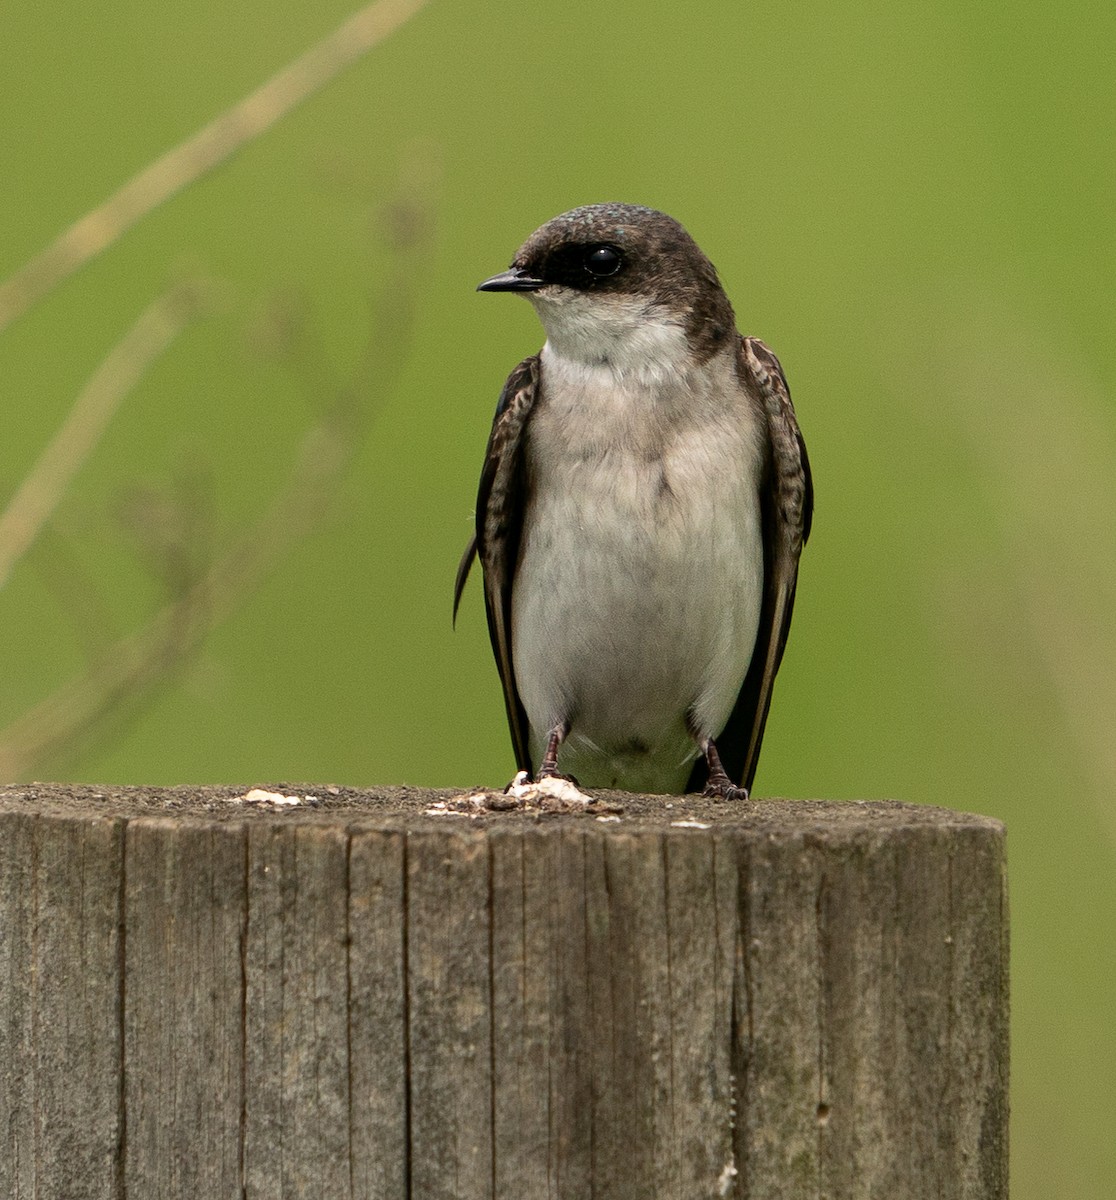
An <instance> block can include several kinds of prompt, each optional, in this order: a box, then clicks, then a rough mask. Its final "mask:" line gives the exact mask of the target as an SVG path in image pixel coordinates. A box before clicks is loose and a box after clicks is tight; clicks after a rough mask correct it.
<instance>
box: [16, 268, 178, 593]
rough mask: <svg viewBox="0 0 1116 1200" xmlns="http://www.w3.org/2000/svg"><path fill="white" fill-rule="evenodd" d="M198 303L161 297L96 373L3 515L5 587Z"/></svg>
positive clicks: (169, 295) (175, 290)
mask: <svg viewBox="0 0 1116 1200" xmlns="http://www.w3.org/2000/svg"><path fill="white" fill-rule="evenodd" d="M197 298H198V297H197V288H196V287H194V286H192V285H189V284H183V285H180V286H178V287H175V288H172V289H171V290H170V291H169V292H167V293H166V294H165V295H163V296H160V297H159V299H158V300H156V301H154V303H152V304H151V305H150V306H149V307H148V308H147V309H146V310H145V311H144V312H143V313H142V314H141V315H140V317H139V319H138V320H137V321H136V323H135V324H134V325H133V326H132V328H131V329H129V330H128V332H127V333H126V334H125V335H124V337H123V338H121V340H120V341H119V342H118V343H117V344H116V345H115V346H114V347H113V348H112V349H111V350H110V351H109V353H108V355H107V356H106V357H105V359H104V361H103V362H102V363H101V365H100V366H99V367H98V368H97V370H96V371H94V373H93V375H92V376H91V378H90V379H89V382H88V383H87V384H86V385H85V387H84V388H83V389H82V391H81V393H80V394H79V395H78V397H77V399H76V400H75V401H74V403H73V406H72V407H71V409H70V411H69V413H68V414H67V415H66V419H65V421H64V422H63V423H62V425H61V427H60V428H59V429H58V432H57V433H56V434H55V435H54V437H53V438H52V439H51V441H50V442H49V443H48V444H47V446H46V448H45V449H44V450H43V452H42V454H41V455H40V456H39V460H38V462H36V463H35V465H34V466H33V467H32V468H31V470H30V471H29V472H28V473H27V475H26V476H25V477H24V479H23V482H22V483H21V484H20V486H19V489H18V490H17V491H16V493H15V495H14V496H13V497H12V499H11V501H10V502H9V504H8V507H7V509H6V510H5V511H4V513H3V514H2V515H0V588H3V587H4V586H5V584H6V583H7V582H8V578H9V576H10V575H11V572H12V568H13V567H14V566H15V564H16V563H17V562H18V561H19V560H20V558H22V557H23V555H24V554H25V553H26V552H27V550H28V548H29V547H30V546H31V545H32V544H33V543H34V541H35V539H36V538H37V537H38V535H39V533H40V532H41V530H42V528H43V526H44V525H45V524H46V522H47V521H48V520H49V518H50V515H51V514H52V513H53V512H54V510H55V509H56V508H57V507H58V503H59V501H60V500H61V499H62V497H63V496H64V495H65V493H66V489H67V488H68V487H69V486H70V483H71V481H72V480H73V478H74V476H75V475H76V474H77V472H78V470H79V468H80V467H81V466H82V464H83V463H85V462H86V460H87V459H88V458H89V456H90V455H91V454H92V453H93V451H94V449H95V448H96V446H97V443H98V442H99V441H100V439H101V435H102V434H103V433H104V431H105V427H106V426H107V425H108V423H109V421H110V420H111V419H112V416H113V414H114V413H115V412H116V410H117V409H118V408H119V407H120V405H121V403H122V402H123V401H124V399H125V397H126V396H127V395H128V394H129V392H131V391H132V390H133V389H134V388H135V386H136V384H138V383H139V381H140V380H141V379H142V378H143V376H144V375H145V374H146V373H147V371H148V370H150V368H151V366H152V364H153V363H154V362H155V360H156V359H158V358H159V356H160V355H162V354H164V353H165V352H166V351H167V350H168V349H169V348H170V346H171V345H172V344H173V342H174V340H175V338H177V337H178V335H179V334H180V333H181V332H182V331H183V329H185V328H186V326H187V325H188V324H189V323H190V320H191V318H192V317H193V316H194V315H195V313H196V311H197V307H198V306H197Z"/></svg>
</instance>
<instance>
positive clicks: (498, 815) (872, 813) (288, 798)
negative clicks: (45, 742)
mask: <svg viewBox="0 0 1116 1200" xmlns="http://www.w3.org/2000/svg"><path fill="white" fill-rule="evenodd" d="M253 790H255V791H256V792H258V793H265V794H266V793H271V794H273V795H274V796H275V797H277V798H278V797H282V798H283V799H282V800H279V799H275V800H271V801H268V800H266V799H245V797H246V796H249V795H250V794H251V793H252V792H253ZM591 799H592V803H591V804H590V805H589V806H588V807H587V808H586V809H584V810H582V811H565V810H560V811H554V810H551V809H546V808H540V807H537V806H528V807H514V808H507V807H501V806H502V805H506V804H508V803H510V800H509V799H508V798H507V797H504V796H503V795H502V793H501V792H500V791H499V790H487V791H484V792H482V791H481V790H480V789H474V790H473V791H467V790H452V789H430V788H417V787H382V788H372V789H363V788H350V787H339V786H337V785H332V784H307V783H299V784H293V783H257V784H247V785H244V786H234V785H228V786H225V785H221V786H194V785H181V786H178V787H116V786H89V785H78V784H58V783H29V784H10V785H4V786H0V813H4V812H13V813H14V812H19V813H25V814H26V813H40V814H42V815H44V816H58V817H64V816H70V817H95V816H104V817H121V818H125V819H132V818H136V817H168V818H174V819H179V820H183V821H192V820H201V821H207V822H211V821H252V822H257V821H264V822H277V823H284V824H286V823H291V822H294V823H298V824H303V823H311V824H321V823H328V824H330V825H338V824H340V825H343V826H347V827H348V826H359V827H362V828H366V829H367V828H383V829H430V828H443V829H444V828H446V827H454V828H459V829H461V830H465V829H467V828H480V829H486V828H494V827H496V828H501V827H503V828H507V827H515V826H521V825H523V824H541V825H551V824H553V825H570V824H573V823H581V824H585V825H588V826H592V827H595V828H597V829H602V828H612V829H615V830H617V831H621V830H623V831H628V832H632V831H635V830H640V829H668V828H672V827H673V828H680V829H686V828H691V829H698V830H700V828H701V826H703V825H705V826H709V827H710V828H716V829H718V830H733V831H734V832H743V831H748V830H750V831H754V832H755V833H757V834H764V835H772V834H781V835H784V836H785V835H794V834H796V833H797V834H814V835H817V836H823V837H831V838H832V837H849V836H853V837H858V836H864V835H871V834H872V833H877V834H885V833H887V832H894V831H898V830H901V829H907V830H910V829H915V828H920V827H935V828H938V829H949V828H964V829H970V830H972V829H985V830H987V831H989V832H996V833H1002V829H1003V827H1002V825H1001V823H1000V822H999V821H996V820H995V819H993V818H991V817H983V816H978V815H975V814H973V813H966V812H957V811H954V810H952V809H947V808H938V807H933V806H930V805H921V804H904V803H900V802H897V801H892V800H868V801H840V802H837V801H826V800H781V799H780V800H756V801H746V802H743V803H726V802H724V801H721V800H708V799H705V798H704V797H702V796H697V795H693V796H644V795H635V794H633V793H629V792H608V791H599V792H593V793H592V794H591ZM680 823H681V824H680ZM689 823H693V824H689Z"/></svg>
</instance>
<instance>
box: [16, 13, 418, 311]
mask: <svg viewBox="0 0 1116 1200" xmlns="http://www.w3.org/2000/svg"><path fill="white" fill-rule="evenodd" d="M426 3H427V0H377V3H375V4H369V5H367V6H366V7H365V8H362V9H361V10H360V11H359V12H357V13H355V14H354V15H353V16H352V17H350V18H349V19H348V20H347V21H346V22H345V23H344V24H343V25H340V26H339V27H338V28H337V29H335V30H334V31H333V32H332V33H331V34H329V35H328V36H327V37H324V38H323V39H322V40H321V41H320V42H317V43H316V44H315V45H313V46H311V47H310V49H309V50H307V51H306V52H305V53H304V54H302V55H300V56H299V57H298V58H296V59H295V60H294V61H293V62H292V63H290V64H289V65H288V66H286V67H284V68H283V70H281V71H279V72H278V73H277V74H275V75H273V76H272V77H271V78H270V79H269V80H267V82H266V83H264V84H263V85H262V86H261V87H259V88H257V89H256V91H254V92H252V93H251V95H249V96H246V97H245V98H244V99H243V100H241V101H240V102H239V103H238V104H235V105H233V107H232V108H230V109H227V110H226V111H225V112H223V113H222V114H221V115H220V116H219V117H217V118H216V119H215V120H213V121H211V122H210V123H209V124H208V125H206V126H205V127H204V128H202V129H200V130H199V131H198V132H197V133H195V134H194V135H193V137H190V138H188V139H187V140H186V141H184V142H181V143H179V145H177V146H175V147H174V149H172V150H169V151H168V152H167V153H166V154H164V155H163V156H162V157H161V158H158V159H156V160H155V161H154V162H153V163H151V164H150V165H149V166H147V167H145V168H144V169H143V170H142V171H140V172H139V174H138V175H134V176H133V177H132V178H131V179H129V180H128V182H127V183H125V184H124V185H123V187H121V188H120V189H119V191H117V192H115V193H113V195H111V196H110V197H109V198H108V199H107V200H106V201H105V202H104V203H103V204H101V205H100V206H99V207H97V208H95V209H93V210H92V211H91V212H88V213H86V215H85V216H84V217H82V218H81V219H80V220H78V221H76V222H75V223H74V224H73V225H71V226H70V228H69V229H67V230H66V231H65V232H63V233H62V234H60V235H59V236H58V238H56V239H55V241H53V242H52V243H51V244H50V245H49V246H48V247H47V248H46V249H45V250H43V251H41V252H40V253H39V254H38V255H36V256H35V257H34V258H33V259H31V260H30V261H29V262H28V263H26V264H25V265H24V266H23V267H21V268H20V269H19V270H18V271H16V273H15V274H14V275H12V276H11V277H10V278H9V279H8V280H6V281H5V282H4V283H2V284H0V330H3V329H5V328H7V326H8V325H10V324H11V323H12V322H13V321H14V320H15V319H16V318H17V317H19V316H21V315H22V314H23V313H24V312H26V311H27V309H29V308H30V307H31V306H32V305H33V304H35V303H36V302H37V301H38V300H40V299H42V297H43V296H45V295H46V294H47V293H48V292H50V291H51V290H52V289H53V288H54V287H56V286H57V285H58V284H59V283H61V282H62V281H63V280H64V279H66V278H68V277H69V276H70V275H72V274H73V273H74V272H75V271H77V270H78V268H79V267H81V266H83V265H84V264H85V263H87V262H88V261H89V260H90V259H91V258H93V257H95V256H96V255H98V254H100V253H101V251H102V250H104V249H106V248H107V247H108V246H110V245H112V243H113V242H115V241H116V240H117V239H118V238H119V237H120V236H121V235H122V234H124V233H125V232H127V230H129V229H130V228H131V227H132V226H133V225H135V224H136V222H137V221H139V220H141V219H142V218H143V217H145V216H146V215H147V214H148V213H149V212H151V211H152V210H153V209H155V208H157V207H158V206H159V205H160V204H162V203H163V202H164V201H165V200H168V199H170V197H171V196H173V195H175V194H176V193H177V192H179V191H181V190H182V189H183V188H184V187H187V186H188V185H189V184H191V183H193V182H194V181H195V180H197V179H199V178H201V176H203V175H205V174H207V173H208V172H209V171H212V170H213V169H214V167H217V166H219V165H220V164H221V163H223V162H224V161H225V160H226V159H228V158H230V157H231V156H232V155H233V154H235V153H236V151H238V150H239V149H241V147H242V146H244V145H246V144H247V143H248V142H250V141H252V140H253V139H254V138H257V137H259V136H260V134H262V133H264V132H266V131H267V130H268V129H270V128H271V126H272V125H274V124H275V123H276V122H277V121H278V120H280V118H282V117H284V116H286V114H287V113H288V112H290V111H291V109H293V108H295V107H296V106H297V105H298V104H301V103H302V101H303V100H306V99H307V98H308V97H309V96H312V95H313V94H314V93H315V92H317V91H319V90H320V89H321V88H322V87H324V86H325V85H326V84H327V83H329V82H330V80H332V79H333V78H334V77H335V76H336V75H338V74H340V72H341V71H343V70H344V69H345V68H346V67H348V66H351V65H352V64H353V63H355V62H356V61H357V60H358V59H359V58H361V57H362V56H363V55H364V54H366V53H367V52H368V51H369V50H371V49H372V48H373V47H374V46H376V45H378V44H379V43H380V42H382V41H383V40H384V39H385V38H386V37H387V36H388V35H389V34H391V33H393V32H394V31H395V30H396V29H398V28H399V26H400V25H402V24H403V23H404V22H405V21H407V20H408V19H409V18H410V17H412V16H414V14H415V13H416V12H418V11H419V10H420V9H421V8H423V7H424V6H425V4H426Z"/></svg>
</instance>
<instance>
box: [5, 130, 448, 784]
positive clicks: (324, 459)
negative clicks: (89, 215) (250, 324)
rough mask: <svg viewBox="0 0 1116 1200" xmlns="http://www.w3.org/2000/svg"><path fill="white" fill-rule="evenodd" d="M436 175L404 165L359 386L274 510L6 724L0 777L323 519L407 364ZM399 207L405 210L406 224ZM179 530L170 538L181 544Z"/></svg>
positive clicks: (37, 756)
mask: <svg viewBox="0 0 1116 1200" xmlns="http://www.w3.org/2000/svg"><path fill="white" fill-rule="evenodd" d="M436 170H437V164H436V163H435V162H434V161H433V159H432V157H431V152H430V150H429V148H422V149H421V150H420V154H419V156H417V157H416V159H415V160H413V161H412V162H411V163H410V164H407V166H406V168H405V170H404V173H403V178H402V181H401V184H400V195H399V196H398V198H397V199H396V200H395V201H394V202H393V204H392V205H390V206H388V207H387V208H386V209H385V211H384V212H383V213H382V214H381V217H382V219H383V226H384V228H385V230H386V232H387V233H388V236H389V240H390V244H391V249H392V260H391V267H390V269H389V271H388V272H387V274H386V276H385V278H384V279H382V280H381V282H380V285H379V287H378V288H377V290H376V294H375V295H374V296H373V297H371V307H372V311H373V320H372V322H371V328H370V332H369V336H368V340H367V344H366V348H365V353H364V355H363V356H362V358H361V361H360V363H359V365H358V366H357V368H356V369H355V371H354V372H353V375H352V377H351V378H350V379H349V380H348V382H347V383H346V384H345V385H344V386H342V387H340V388H338V389H337V390H336V392H335V394H334V395H333V397H332V399H331V401H330V402H329V403H327V404H325V405H321V406H319V407H317V408H316V409H315V413H316V417H315V421H314V424H313V425H312V426H311V427H310V429H308V430H307V432H306V433H305V434H304V436H303V437H302V439H301V441H300V443H299V445H298V447H297V449H296V451H295V455H294V459H293V461H292V463H291V465H290V466H289V468H288V469H287V471H286V473H285V474H284V475H282V476H280V478H281V483H280V485H279V487H278V490H277V491H276V494H275V495H274V497H273V499H272V501H271V503H270V505H269V506H268V508H267V509H266V511H265V512H264V513H263V514H262V515H261V516H260V517H259V519H258V520H257V521H256V522H255V523H254V524H253V525H252V526H251V527H250V528H248V529H246V530H245V531H244V532H243V534H242V535H241V536H240V537H239V538H238V539H237V541H236V543H235V544H234V546H233V547H232V548H231V549H230V550H228V551H227V552H225V553H223V554H220V555H210V556H209V557H208V559H207V560H206V561H204V562H202V563H200V564H198V563H195V564H194V565H192V566H190V567H189V569H188V570H187V571H186V572H184V573H183V574H182V575H181V577H180V578H179V580H178V587H179V590H178V591H177V592H176V593H175V594H174V595H173V596H172V598H171V600H170V601H169V602H168V603H167V604H165V605H164V606H163V607H162V608H161V609H159V611H158V612H156V613H155V615H154V616H152V617H151V618H150V619H149V620H148V621H147V622H146V624H144V625H143V626H142V627H140V628H139V629H137V630H135V631H133V632H131V633H129V634H127V635H126V636H124V637H122V638H120V639H118V640H117V641H116V642H114V643H113V644H112V645H110V646H109V647H108V648H107V649H105V650H104V651H103V652H102V653H100V654H99V655H98V656H97V657H96V659H95V660H94V661H93V663H92V664H91V665H90V667H89V669H88V670H87V671H86V672H85V673H84V674H83V675H81V676H80V677H78V678H75V679H73V680H70V681H69V682H67V683H66V684H64V685H63V686H62V687H60V688H58V689H57V690H56V691H55V692H54V693H53V694H52V695H50V696H48V697H47V698H46V699H44V700H43V701H41V702H40V703H39V704H37V705H35V706H34V707H33V708H32V709H30V710H28V711H27V712H26V713H24V714H22V715H21V716H20V717H18V718H17V719H16V720H14V721H13V722H12V723H11V724H10V725H9V726H8V727H7V728H6V729H4V730H2V731H0V779H5V780H13V779H21V778H27V777H29V776H30V775H31V774H32V772H33V771H34V769H35V767H36V766H37V765H38V764H39V763H41V762H43V761H44V760H45V759H47V758H48V757H50V756H52V755H56V754H59V753H61V752H63V751H72V749H73V747H74V746H75V744H76V743H77V742H78V741H79V740H80V739H81V738H83V737H87V736H88V735H89V734H90V733H91V732H92V731H93V730H94V729H95V728H96V727H97V726H99V725H100V724H102V723H104V722H105V721H106V720H108V719H110V718H114V717H115V718H119V717H120V716H122V715H125V714H126V713H127V712H129V711H132V712H134V711H135V709H136V708H137V706H138V704H139V703H140V702H142V701H143V700H144V699H145V698H146V697H147V696H148V695H149V694H150V693H151V691H152V690H153V689H154V688H156V687H157V686H159V685H161V684H164V683H165V682H166V681H167V680H168V679H169V678H170V677H171V675H172V674H173V672H174V671H175V670H177V669H179V668H180V667H181V666H182V665H183V664H185V663H186V662H187V661H188V660H189V659H190V657H191V656H192V655H193V654H194V653H195V652H196V650H197V649H198V647H199V646H200V644H201V643H202V641H203V640H204V638H205V637H206V636H207V635H208V634H209V633H210V632H211V631H212V630H213V629H214V628H216V627H217V626H218V625H219V624H220V623H221V622H222V621H223V620H224V619H225V618H227V617H228V616H229V615H230V614H231V613H232V612H233V611H235V609H236V608H237V607H238V606H239V605H240V604H241V603H242V602H243V600H244V599H245V597H246V596H247V595H248V594H249V593H251V591H252V590H253V589H254V588H256V587H257V586H258V585H259V584H260V582H261V581H262V580H263V579H264V578H265V577H266V575H267V574H268V573H269V572H270V571H271V570H272V569H273V568H274V567H275V565H276V564H277V562H278V561H279V560H280V558H281V557H282V556H283V555H284V554H285V553H286V552H287V551H288V550H289V549H290V548H291V547H292V546H293V545H295V544H297V543H298V542H299V541H301V540H302V539H303V538H305V537H306V536H307V535H308V534H309V533H311V532H312V531H313V530H314V529H315V528H317V527H318V526H319V525H320V523H321V521H322V520H323V518H324V515H325V513H326V511H327V509H328V506H329V505H330V504H331V503H332V502H333V500H334V499H335V498H336V495H337V490H338V488H339V485H340V482H341V479H342V477H343V476H344V474H345V472H346V470H347V469H348V467H349V465H350V463H351V462H352V460H353V458H354V456H355V455H356V453H357V451H358V449H359V448H360V445H361V443H362V439H363V435H364V434H365V433H366V431H367V429H368V427H369V424H370V422H371V418H372V414H373V412H374V411H375V409H374V405H373V403H372V401H373V400H376V399H380V398H382V397H383V396H384V395H386V394H387V392H388V391H389V389H390V387H391V385H392V383H393V382H394V378H395V375H396V374H397V372H398V369H399V368H400V367H401V365H402V363H403V361H404V354H405V347H406V337H405V334H406V332H407V331H408V329H409V322H408V314H409V313H410V312H411V309H412V305H413V292H414V289H415V286H416V278H417V274H418V272H417V270H416V265H415V261H414V260H415V258H416V256H417V254H418V253H419V252H420V251H421V250H422V249H423V248H425V246H426V245H427V244H428V241H429V230H430V226H431V222H430V214H431V209H432V204H431V201H430V199H429V196H430V194H431V192H432V191H433V188H434V184H435V179H436ZM400 214H403V215H404V216H405V217H406V220H405V221H403V222H402V223H400V222H399V221H398V217H399V215H400ZM405 326H406V328H405ZM110 357H111V356H110ZM173 532H174V531H173V530H172V531H171V533H172V536H171V537H170V538H169V539H167V540H168V543H173V541H174V538H173Z"/></svg>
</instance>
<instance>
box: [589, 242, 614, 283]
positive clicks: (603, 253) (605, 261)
mask: <svg viewBox="0 0 1116 1200" xmlns="http://www.w3.org/2000/svg"><path fill="white" fill-rule="evenodd" d="M623 261H624V256H623V255H622V254H621V253H620V251H619V250H617V249H616V247H615V246H590V247H589V249H588V250H586V251H585V258H584V260H583V262H582V265H583V266H584V267H585V269H586V270H587V271H588V272H589V274H590V275H595V276H596V277H597V278H598V279H604V278H605V277H606V276H608V275H615V274H616V272H617V271H619V270H620V265H621V264H622V263H623Z"/></svg>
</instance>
